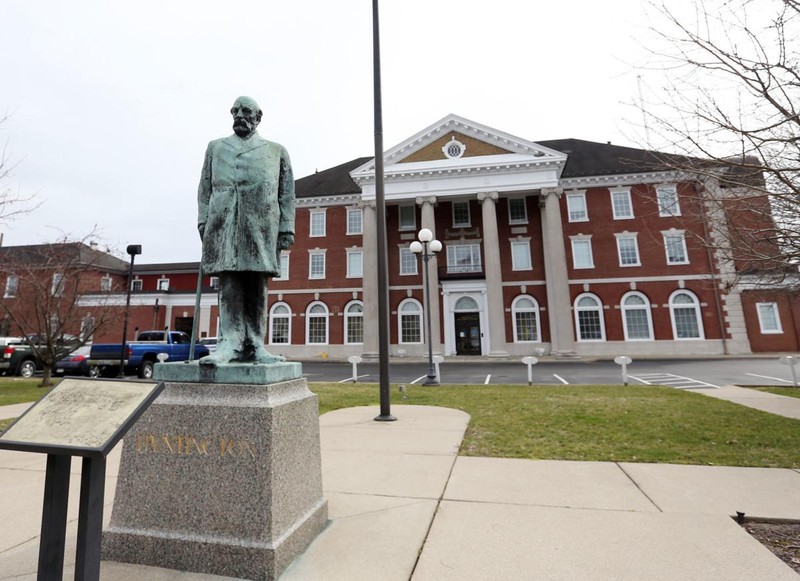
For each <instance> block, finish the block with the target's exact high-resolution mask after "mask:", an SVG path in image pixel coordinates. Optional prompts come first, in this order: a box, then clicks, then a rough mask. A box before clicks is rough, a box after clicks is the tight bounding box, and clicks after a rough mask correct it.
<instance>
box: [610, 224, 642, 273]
mask: <svg viewBox="0 0 800 581" xmlns="http://www.w3.org/2000/svg"><path fill="white" fill-rule="evenodd" d="M614 236H616V238H617V254H618V256H619V265H620V266H641V262H640V261H639V244H638V243H637V241H636V234H630V233H627V232H625V233H622V234H614Z"/></svg>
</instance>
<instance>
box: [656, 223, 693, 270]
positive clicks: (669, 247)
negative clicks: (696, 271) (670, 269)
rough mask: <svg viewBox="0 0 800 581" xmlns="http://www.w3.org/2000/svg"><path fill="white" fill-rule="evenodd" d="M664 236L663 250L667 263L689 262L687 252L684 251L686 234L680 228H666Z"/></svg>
mask: <svg viewBox="0 0 800 581" xmlns="http://www.w3.org/2000/svg"><path fill="white" fill-rule="evenodd" d="M661 234H662V235H663V236H664V251H665V252H666V254H667V264H689V253H688V252H687V251H686V235H685V234H684V233H683V232H682V231H681V230H668V231H666V232H662V233H661Z"/></svg>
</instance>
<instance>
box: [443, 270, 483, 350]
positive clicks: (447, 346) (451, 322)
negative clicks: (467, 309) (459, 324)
mask: <svg viewBox="0 0 800 581" xmlns="http://www.w3.org/2000/svg"><path fill="white" fill-rule="evenodd" d="M461 297H469V298H471V299H473V300H474V301H475V302H476V303H478V315H479V319H480V324H481V355H486V354H488V353H489V349H490V347H491V345H490V344H489V332H488V331H489V320H488V318H487V314H486V281H483V280H480V281H474V280H470V281H442V310H443V312H444V354H445V356H447V355H455V354H456V319H455V314H454V313H455V311H454V310H453V309H454V308H455V305H456V303H457V302H458V299H460V298H461Z"/></svg>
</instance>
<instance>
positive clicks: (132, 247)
mask: <svg viewBox="0 0 800 581" xmlns="http://www.w3.org/2000/svg"><path fill="white" fill-rule="evenodd" d="M127 252H128V254H129V255H130V257H131V264H130V266H129V267H128V294H127V297H126V299H125V323H124V324H123V325H122V351H121V352H120V354H119V373H118V374H117V377H125V347H126V343H127V339H128V313H129V311H130V309H131V284H132V281H133V259H134V258H136V255H137V254H141V253H142V245H141V244H129V245H128V248H127Z"/></svg>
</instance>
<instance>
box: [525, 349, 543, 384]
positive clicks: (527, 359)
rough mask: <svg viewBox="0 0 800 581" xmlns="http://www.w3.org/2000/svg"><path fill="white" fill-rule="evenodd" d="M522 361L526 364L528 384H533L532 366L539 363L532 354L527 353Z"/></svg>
mask: <svg viewBox="0 0 800 581" xmlns="http://www.w3.org/2000/svg"><path fill="white" fill-rule="evenodd" d="M522 362H523V363H524V364H525V365H527V366H528V385H533V366H534V365H536V364H537V363H539V360H538V359H536V357H534V356H533V355H528V356H526V357H523V358H522Z"/></svg>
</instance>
